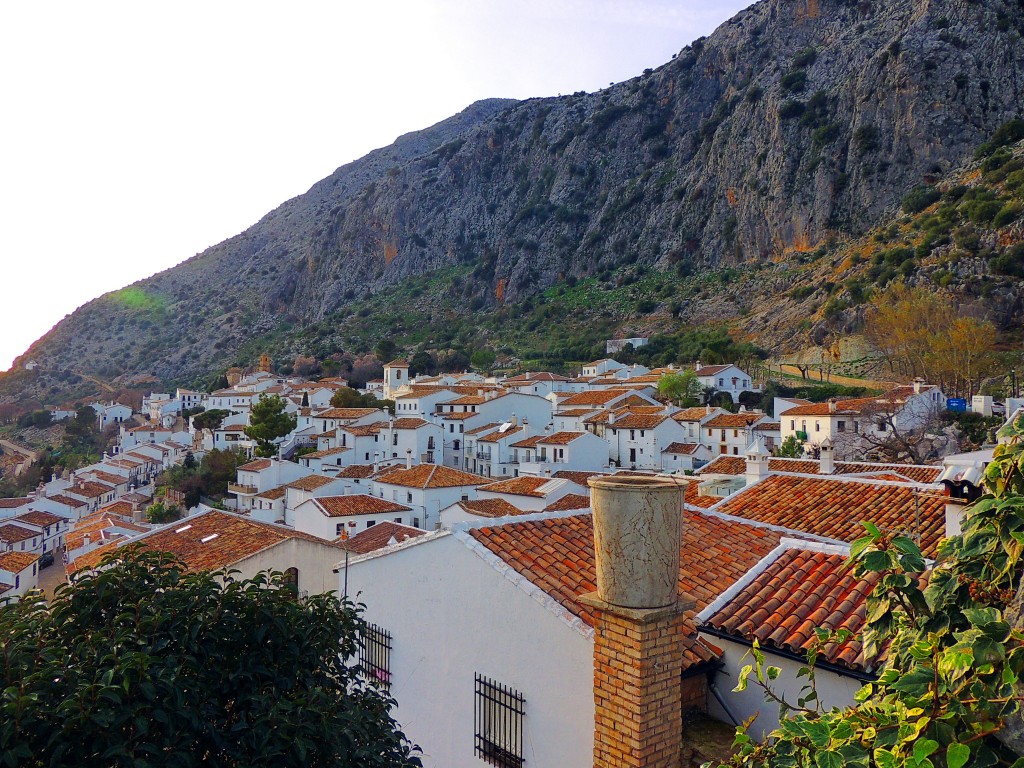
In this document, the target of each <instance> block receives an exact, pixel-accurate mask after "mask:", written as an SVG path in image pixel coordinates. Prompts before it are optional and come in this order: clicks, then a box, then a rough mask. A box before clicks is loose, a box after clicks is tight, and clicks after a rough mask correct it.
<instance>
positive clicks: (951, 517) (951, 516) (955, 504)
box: [946, 496, 968, 537]
mask: <svg viewBox="0 0 1024 768" xmlns="http://www.w3.org/2000/svg"><path fill="white" fill-rule="evenodd" d="M967 503H968V502H967V500H966V499H958V498H957V497H955V496H950V497H949V498H948V499H946V536H947V537H949V536H959V535H960V534H961V533H962V532H963V531H962V530H961V527H960V526H961V523H962V522H963V519H964V507H966V506H967Z"/></svg>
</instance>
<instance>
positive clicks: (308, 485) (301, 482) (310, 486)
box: [284, 475, 335, 491]
mask: <svg viewBox="0 0 1024 768" xmlns="http://www.w3.org/2000/svg"><path fill="white" fill-rule="evenodd" d="M334 480H335V478H333V477H327V475H306V476H305V477H300V478H299V479H298V480H292V481H291V482H290V483H285V486H284V487H285V488H294V489H295V490H297V491H315V490H316V489H317V488H323V487H324V486H325V485H330V484H331V483H333V482H334Z"/></svg>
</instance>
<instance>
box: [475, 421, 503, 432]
mask: <svg viewBox="0 0 1024 768" xmlns="http://www.w3.org/2000/svg"><path fill="white" fill-rule="evenodd" d="M500 426H501V424H499V423H498V422H493V423H491V424H484V425H483V426H482V427H473V429H467V430H466V434H467V435H479V434H480V433H481V432H487V431H488V430H490V429H497V428H498V427H500Z"/></svg>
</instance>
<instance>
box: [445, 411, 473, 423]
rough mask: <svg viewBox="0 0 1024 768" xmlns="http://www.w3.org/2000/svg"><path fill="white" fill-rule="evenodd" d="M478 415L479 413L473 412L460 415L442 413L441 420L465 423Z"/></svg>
mask: <svg viewBox="0 0 1024 768" xmlns="http://www.w3.org/2000/svg"><path fill="white" fill-rule="evenodd" d="M479 415H480V414H479V413H474V412H473V411H464V412H462V413H442V414H441V418H442V419H443V420H444V421H465V420H466V419H472V418H473V417H474V416H479Z"/></svg>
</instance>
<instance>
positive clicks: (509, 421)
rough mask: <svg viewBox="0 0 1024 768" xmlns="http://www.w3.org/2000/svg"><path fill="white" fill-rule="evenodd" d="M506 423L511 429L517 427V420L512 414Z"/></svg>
mask: <svg viewBox="0 0 1024 768" xmlns="http://www.w3.org/2000/svg"><path fill="white" fill-rule="evenodd" d="M508 423H509V424H511V425H512V426H513V427H518V426H519V419H518V418H516V415H515V414H514V413H513V414H512V418H511V419H509V420H508Z"/></svg>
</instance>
